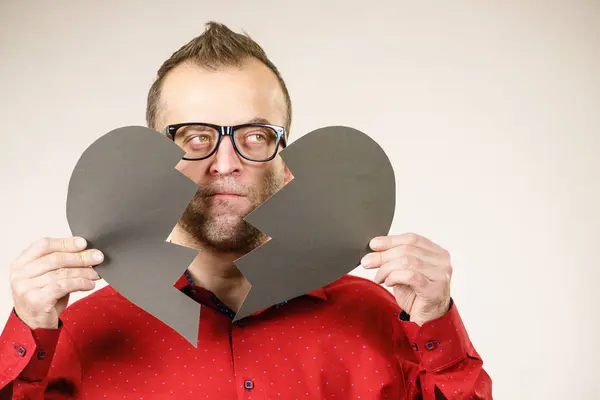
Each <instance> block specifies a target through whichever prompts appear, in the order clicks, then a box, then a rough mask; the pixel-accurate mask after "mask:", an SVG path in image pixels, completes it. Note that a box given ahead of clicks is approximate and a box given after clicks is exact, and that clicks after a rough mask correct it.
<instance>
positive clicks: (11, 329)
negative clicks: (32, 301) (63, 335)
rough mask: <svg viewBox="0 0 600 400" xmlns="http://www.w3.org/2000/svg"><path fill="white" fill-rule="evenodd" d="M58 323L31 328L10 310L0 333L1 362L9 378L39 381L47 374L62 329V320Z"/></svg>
mask: <svg viewBox="0 0 600 400" xmlns="http://www.w3.org/2000/svg"><path fill="white" fill-rule="evenodd" d="M58 326H59V327H58V329H41V328H38V329H30V328H29V326H27V325H26V324H25V323H24V322H23V321H21V319H20V318H19V317H18V316H17V314H16V313H15V311H14V309H13V310H12V312H11V313H10V316H9V317H8V321H7V322H6V325H5V327H4V331H3V332H2V336H1V337H0V339H1V341H0V365H1V366H2V367H3V368H4V374H5V375H7V378H8V379H9V380H10V381H12V380H14V379H17V378H18V379H21V380H25V381H40V380H44V379H45V378H46V377H47V375H48V370H49V369H50V364H51V363H52V357H53V356H54V351H55V350H56V345H57V343H58V337H59V335H60V332H61V330H62V322H61V321H59V324H58ZM0 380H3V378H0Z"/></svg>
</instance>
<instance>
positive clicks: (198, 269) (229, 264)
mask: <svg viewBox="0 0 600 400" xmlns="http://www.w3.org/2000/svg"><path fill="white" fill-rule="evenodd" d="M171 242H172V243H176V244H178V245H181V246H185V247H189V248H193V249H196V250H198V255H197V256H196V258H195V259H194V261H192V263H191V264H190V266H189V267H188V272H189V274H190V276H191V278H192V280H193V282H194V284H195V285H197V286H200V287H202V288H204V289H206V290H209V291H211V292H212V293H214V294H215V296H217V297H218V298H219V300H221V301H222V302H223V303H225V304H226V305H227V306H228V307H229V308H231V309H232V310H233V311H234V312H237V311H238V310H239V308H240V306H241V304H242V301H243V300H244V298H245V297H246V294H248V291H249V290H250V282H248V280H247V279H246V278H245V277H244V275H242V273H241V272H240V271H239V270H238V269H237V267H236V266H235V264H234V261H235V260H236V259H238V258H239V257H241V256H242V255H243V254H237V253H221V252H218V251H216V250H214V249H213V248H210V247H208V246H205V245H204V244H203V243H198V242H197V241H194V240H192V239H191V238H190V237H189V235H188V234H187V233H186V232H185V231H183V230H182V229H181V228H180V227H179V226H177V227H175V229H174V230H173V232H172V233H171Z"/></svg>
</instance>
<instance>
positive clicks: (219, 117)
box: [159, 67, 286, 125]
mask: <svg viewBox="0 0 600 400" xmlns="http://www.w3.org/2000/svg"><path fill="white" fill-rule="evenodd" d="M261 74H262V73H261V72H258V73H257V72H256V71H253V70H248V71H246V70H243V69H239V68H238V69H236V70H233V71H228V70H225V71H206V70H203V69H199V68H194V67H182V68H179V67H177V68H176V69H174V70H173V71H171V72H170V73H169V75H168V76H167V79H166V80H165V82H164V84H163V88H162V93H161V96H160V104H159V110H160V113H161V114H162V118H160V120H162V121H163V123H164V125H166V124H170V123H176V122H184V121H196V122H211V123H217V124H224V125H235V124H239V123H246V122H250V121H253V122H263V123H267V122H266V121H268V123H271V124H276V125H281V124H283V123H284V121H285V116H286V106H285V98H284V95H283V92H282V91H281V88H280V87H279V86H278V82H277V80H276V78H275V77H274V76H273V77H272V78H273V79H269V77H268V75H267V76H265V75H261ZM271 80H273V81H272V82H270V81H271Z"/></svg>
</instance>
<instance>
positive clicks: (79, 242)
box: [75, 237, 87, 249]
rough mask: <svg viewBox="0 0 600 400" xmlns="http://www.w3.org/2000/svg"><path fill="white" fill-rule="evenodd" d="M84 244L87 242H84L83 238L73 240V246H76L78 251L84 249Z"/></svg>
mask: <svg viewBox="0 0 600 400" xmlns="http://www.w3.org/2000/svg"><path fill="white" fill-rule="evenodd" d="M86 244H87V242H86V241H85V239H84V238H81V237H78V238H75V246H77V248H78V249H84V248H85V246H86Z"/></svg>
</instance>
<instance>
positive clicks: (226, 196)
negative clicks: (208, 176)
mask: <svg viewBox="0 0 600 400" xmlns="http://www.w3.org/2000/svg"><path fill="white" fill-rule="evenodd" d="M207 197H208V198H212V199H234V198H240V197H244V196H243V195H241V194H239V193H233V192H218V193H211V194H209V195H208V196H207Z"/></svg>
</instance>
